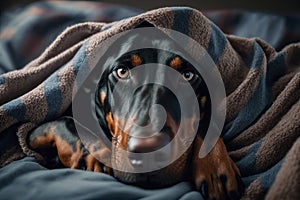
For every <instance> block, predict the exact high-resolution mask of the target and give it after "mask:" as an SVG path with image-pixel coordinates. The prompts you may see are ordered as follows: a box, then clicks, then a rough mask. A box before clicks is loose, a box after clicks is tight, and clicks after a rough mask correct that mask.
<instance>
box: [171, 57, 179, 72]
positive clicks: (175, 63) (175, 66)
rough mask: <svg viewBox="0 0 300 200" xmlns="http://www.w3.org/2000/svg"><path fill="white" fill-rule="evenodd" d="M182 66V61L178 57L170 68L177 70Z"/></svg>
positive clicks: (172, 61)
mask: <svg viewBox="0 0 300 200" xmlns="http://www.w3.org/2000/svg"><path fill="white" fill-rule="evenodd" d="M181 64H182V60H181V59H180V58H179V57H178V56H176V57H175V58H173V59H172V60H171V62H170V66H171V67H172V68H175V69H178V68H179V67H180V66H181Z"/></svg>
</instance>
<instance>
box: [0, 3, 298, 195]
mask: <svg viewBox="0 0 300 200" xmlns="http://www.w3.org/2000/svg"><path fill="white" fill-rule="evenodd" d="M145 20H146V21H148V22H150V23H151V24H153V25H154V26H155V27H157V28H168V29H172V30H175V31H179V32H181V33H183V34H186V35H188V36H189V37H191V38H193V39H194V40H196V41H197V42H198V43H199V44H200V45H202V46H203V47H204V48H205V49H206V51H207V52H208V54H209V55H210V56H211V58H212V59H213V61H214V62H215V64H216V65H217V67H218V69H219V71H220V73H221V76H222V79H223V81H224V85H225V89H226V94H227V110H226V124H225V127H224V130H223V132H222V137H223V138H224V141H225V142H226V146H227V148H228V150H229V153H230V155H231V157H232V158H233V160H234V161H235V162H236V164H237V166H238V167H239V169H240V171H241V174H242V177H243V181H244V182H245V184H246V191H245V193H244V195H243V198H244V199H260V198H263V197H264V198H266V199H279V198H280V199H299V198H300V193H299V188H300V187H299V186H300V154H299V153H300V152H299V151H300V139H299V135H300V115H299V114H300V101H299V99H300V92H299V91H300V90H299V89H300V73H299V69H300V57H299V54H300V43H293V44H290V45H287V46H285V47H284V48H282V49H281V50H280V51H276V50H275V49H274V48H273V47H272V46H271V45H270V44H268V43H267V42H265V41H263V40H262V39H259V38H244V37H238V36H234V35H228V34H224V32H223V31H221V30H220V29H219V27H217V26H216V25H215V24H214V23H213V22H212V21H211V20H209V19H208V18H207V17H205V16H204V15H203V14H202V13H201V12H199V11H197V10H195V9H192V8H186V7H167V8H160V9H157V10H153V11H148V12H145V13H142V14H139V15H136V16H133V17H128V18H125V19H122V20H120V21H115V22H112V23H105V22H101V23H97V22H86V23H78V24H76V25H74V26H71V27H69V28H67V29H66V30H65V31H64V32H63V33H62V34H60V35H59V36H58V37H57V38H56V39H55V41H54V42H53V43H52V44H51V45H50V46H49V47H48V48H47V49H46V50H45V51H44V52H43V53H42V54H41V55H40V56H39V57H37V58H36V59H34V60H33V61H31V62H30V63H28V64H27V65H26V66H25V67H23V68H21V69H19V70H15V71H11V72H7V73H4V74H3V75H1V76H0V105H1V106H0V136H1V143H3V144H5V145H4V146H2V147H1V159H0V160H1V161H0V162H1V166H4V165H6V164H7V163H9V162H10V161H11V160H15V159H19V158H21V157H24V155H26V156H33V157H35V158H36V159H37V160H38V161H39V162H42V160H43V158H42V157H41V155H39V154H37V153H36V152H34V151H32V150H31V149H29V148H28V146H27V143H26V137H27V134H28V132H29V131H30V130H31V129H33V128H34V127H36V126H38V125H39V124H41V123H43V122H45V121H50V120H55V119H57V118H58V117H60V116H61V115H63V114H64V112H65V111H66V110H67V108H68V107H69V106H70V104H71V102H72V88H73V86H74V81H75V78H76V75H77V74H76V73H77V71H78V70H79V69H80V68H81V67H82V66H83V65H86V64H87V61H88V59H89V58H90V57H92V56H93V55H94V54H93V53H94V52H93V49H96V48H99V46H98V45H100V44H101V41H105V40H106V39H108V38H109V37H111V36H113V35H115V34H118V33H121V32H124V31H126V30H131V29H133V28H135V27H136V26H138V25H139V24H140V23H141V22H142V21H145ZM3 141H16V143H14V144H13V145H8V144H7V143H5V142H3Z"/></svg>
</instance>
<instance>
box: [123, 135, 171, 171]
mask: <svg viewBox="0 0 300 200" xmlns="http://www.w3.org/2000/svg"><path fill="white" fill-rule="evenodd" d="M169 142H170V137H169V135H168V134H165V133H156V134H154V135H153V136H151V137H147V138H138V137H130V138H129V141H128V146H127V150H128V151H129V152H128V158H129V160H130V162H131V164H132V166H134V167H145V166H144V165H149V164H150V165H157V166H159V165H161V164H163V163H165V162H167V161H168V159H169V157H170V148H164V149H163V150H162V149H160V148H162V147H164V146H165V145H167V144H168V143H169ZM156 150H159V151H156ZM152 152H153V157H147V156H146V157H147V158H146V157H145V155H143V154H142V153H152ZM132 153H138V154H132ZM147 163H148V164H147Z"/></svg>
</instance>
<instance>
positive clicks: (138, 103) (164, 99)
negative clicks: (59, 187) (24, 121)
mask: <svg viewBox="0 0 300 200" xmlns="http://www.w3.org/2000/svg"><path fill="white" fill-rule="evenodd" d="M134 42H139V43H145V44H146V43H151V45H152V46H155V47H156V48H145V49H139V50H134V51H130V52H126V53H125V52H123V51H125V50H126V49H128V48H127V47H129V46H130V45H133V43H134ZM162 46H163V47H164V49H166V47H167V49H168V48H169V49H170V51H168V50H161V47H162ZM172 48H173V44H172V42H171V41H170V40H166V39H161V38H160V37H156V36H155V34H154V35H153V37H151V38H149V37H147V38H145V37H144V36H141V35H130V36H128V38H127V39H126V40H123V42H122V44H121V48H119V52H113V53H112V54H113V55H111V58H113V59H110V60H109V61H107V62H106V64H105V65H106V66H105V72H104V73H103V76H102V77H101V79H100V81H99V83H98V88H97V92H96V98H95V103H96V113H97V117H98V121H99V123H100V125H101V126H102V128H103V130H105V131H106V134H107V135H108V136H109V138H110V139H111V141H112V143H113V144H114V146H115V147H116V148H115V149H113V150H112V152H110V150H108V149H107V150H105V149H104V150H103V149H101V151H99V152H97V148H95V147H93V148H89V149H86V148H87V147H85V146H84V145H83V144H82V142H81V141H80V139H79V137H78V135H77V132H76V129H75V127H74V122H73V119H72V118H70V117H65V118H61V119H60V120H57V121H53V122H48V123H45V124H43V125H41V126H39V127H38V128H36V129H35V130H34V131H33V132H32V133H31V134H30V135H29V137H28V143H29V145H30V147H31V148H32V149H35V150H37V151H40V152H41V153H43V155H46V156H48V157H49V160H51V159H53V158H55V157H57V158H58V159H59V161H60V163H61V164H62V165H63V166H64V167H69V168H75V169H85V170H89V171H95V172H103V173H108V174H111V175H113V176H114V177H116V178H117V179H119V180H120V181H122V182H125V183H129V184H134V185H137V186H141V187H146V188H153V187H166V186H169V185H172V184H175V183H177V182H179V181H182V180H190V181H191V182H192V183H193V184H194V185H195V188H196V190H198V191H200V192H201V193H202V195H203V196H204V197H205V198H207V199H238V198H239V197H240V196H241V193H242V190H243V183H242V181H241V178H240V172H239V169H238V168H237V166H236V165H235V164H234V162H233V161H232V160H231V158H230V157H229V155H228V153H227V150H226V147H225V145H224V143H223V140H222V139H221V138H220V139H218V141H217V143H216V145H215V146H214V148H213V149H212V151H211V152H210V153H209V154H208V155H207V156H206V157H204V158H201V159H200V158H199V157H198V153H199V150H200V147H201V145H202V143H203V137H204V136H205V132H206V130H207V127H208V124H209V121H210V112H211V108H210V106H211V103H210V98H209V93H208V89H207V86H206V85H205V83H204V81H203V80H202V78H201V76H200V74H198V72H197V71H196V70H195V68H194V67H193V66H192V65H191V64H190V63H189V62H188V61H187V60H185V59H184V58H183V57H182V56H180V55H179V54H174V53H171V50H172ZM148 63H161V64H164V65H167V66H169V67H171V68H173V69H175V70H177V71H178V72H179V73H181V74H182V76H183V79H184V80H185V81H187V82H189V83H190V85H191V86H192V88H193V90H194V91H195V93H196V95H197V98H198V103H199V107H200V108H201V109H200V110H201V113H200V119H199V120H200V126H199V128H198V131H197V135H196V137H195V138H194V140H193V144H192V145H191V147H189V148H188V149H187V150H186V151H185V152H184V153H183V154H182V155H181V156H180V157H179V158H178V159H177V160H176V161H174V162H173V163H171V164H170V165H169V166H167V167H164V168H162V169H160V170H157V171H154V172H147V173H128V172H126V170H125V172H122V170H113V169H111V168H109V167H107V166H104V165H103V164H102V163H100V162H99V161H98V160H97V159H96V158H94V157H93V156H92V154H91V153H94V154H95V153H97V154H99V155H100V156H101V157H103V158H105V159H107V160H109V161H110V162H112V163H114V166H118V169H123V168H124V169H126V168H139V167H141V166H142V165H143V164H145V163H143V162H144V161H143V159H142V158H140V157H136V156H131V155H130V154H126V155H124V153H122V152H123V151H120V149H123V150H126V151H128V152H134V153H147V152H153V151H155V150H157V149H160V148H161V147H163V146H165V145H166V144H168V143H169V142H170V141H171V140H172V139H173V138H174V137H175V135H176V133H177V131H178V127H179V124H180V123H183V124H185V127H186V129H189V127H192V125H193V123H195V122H196V121H197V120H195V119H193V117H192V116H184V120H183V121H181V120H180V119H182V118H181V112H180V110H179V108H180V105H179V102H178V100H177V99H176V97H175V95H174V93H172V92H171V91H170V90H169V89H168V88H166V87H164V86H162V85H157V84H147V85H143V86H141V87H140V88H139V89H138V90H136V91H135V93H134V95H133V96H132V95H131V94H126V92H125V93H122V94H120V95H121V98H122V99H125V100H126V102H127V103H124V105H123V108H122V109H123V110H125V112H127V113H131V114H132V115H128V116H134V117H129V118H128V119H124V118H122V119H120V118H118V116H116V115H113V114H112V110H111V105H112V104H113V102H114V99H113V95H112V93H113V90H114V86H115V85H116V83H118V82H120V81H122V84H126V81H128V80H132V79H134V78H135V77H134V74H132V73H131V70H132V69H134V68H137V67H139V66H141V65H143V64H148ZM156 77H157V78H159V79H168V78H170V77H168V76H167V74H165V73H164V71H157V76H156ZM187 98H189V97H187ZM153 104H160V105H162V106H163V107H164V108H165V110H166V112H167V116H166V122H165V124H164V126H163V128H162V129H161V130H160V131H159V132H157V133H156V134H154V135H153V136H151V137H148V138H140V137H135V136H136V135H139V134H140V133H139V130H138V129H134V128H132V129H130V128H129V129H126V131H127V132H126V131H124V130H123V129H122V128H120V124H123V125H124V124H125V125H126V124H127V125H128V124H129V126H130V124H131V123H133V122H134V123H136V124H138V125H141V126H144V125H147V124H148V123H149V120H150V117H149V110H150V108H151V106H152V105H153ZM157 115H158V113H153V111H152V118H154V120H152V122H151V123H154V124H155V123H159V122H157V120H155V119H159V116H157ZM120 120H121V122H120ZM49 148H53V149H55V155H57V156H55V155H51V154H50V153H48V152H45V150H48V149H49ZM175 151H177V149H176V147H175V146H173V147H171V148H170V150H169V152H165V153H164V154H163V155H162V154H159V155H157V156H155V158H154V160H153V161H152V162H159V161H160V160H164V159H166V158H168V157H171V156H172V153H173V152H175ZM110 154H111V157H110Z"/></svg>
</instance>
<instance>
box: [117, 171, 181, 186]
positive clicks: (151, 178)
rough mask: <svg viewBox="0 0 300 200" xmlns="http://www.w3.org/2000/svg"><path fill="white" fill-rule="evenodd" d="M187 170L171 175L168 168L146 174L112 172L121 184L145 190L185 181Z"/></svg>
mask: <svg viewBox="0 0 300 200" xmlns="http://www.w3.org/2000/svg"><path fill="white" fill-rule="evenodd" d="M186 171H187V170H182V172H181V173H173V172H172V171H170V170H168V167H166V168H164V169H161V170H157V171H154V172H147V173H128V172H121V171H117V170H114V176H115V177H116V178H117V179H118V180H119V181H121V182H123V183H126V184H130V185H135V186H138V187H142V188H146V189H158V188H163V187H168V186H171V185H174V184H176V183H179V182H180V181H184V180H186V179H187V174H186Z"/></svg>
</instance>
